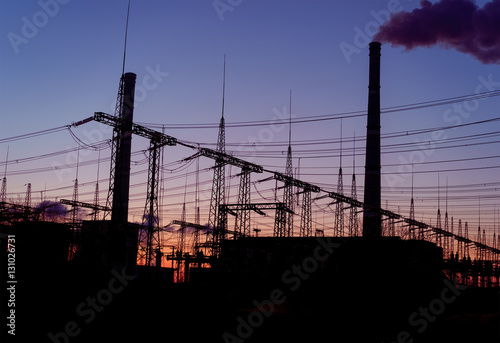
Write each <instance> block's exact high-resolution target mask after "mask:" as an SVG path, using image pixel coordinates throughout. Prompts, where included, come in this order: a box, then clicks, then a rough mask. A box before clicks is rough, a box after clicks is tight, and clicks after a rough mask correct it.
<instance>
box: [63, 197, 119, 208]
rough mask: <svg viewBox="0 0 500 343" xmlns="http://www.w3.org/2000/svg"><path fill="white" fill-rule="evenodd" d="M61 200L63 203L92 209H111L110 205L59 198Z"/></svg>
mask: <svg viewBox="0 0 500 343" xmlns="http://www.w3.org/2000/svg"><path fill="white" fill-rule="evenodd" d="M59 202H60V203H61V204H64V205H71V206H76V207H84V208H90V209H92V210H99V211H111V210H110V209H109V208H108V207H105V206H101V205H94V204H89V203H86V202H81V201H74V200H68V199H61V200H59Z"/></svg>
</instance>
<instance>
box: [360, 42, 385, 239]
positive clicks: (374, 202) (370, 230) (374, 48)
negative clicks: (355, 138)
mask: <svg viewBox="0 0 500 343" xmlns="http://www.w3.org/2000/svg"><path fill="white" fill-rule="evenodd" d="M380 46H381V44H380V43H379V42H371V43H370V81H369V85H368V119H367V126H366V162H365V195H364V197H365V198H364V203H365V208H364V211H363V236H364V237H379V236H381V234H382V223H381V216H380V212H379V211H378V209H380V205H381V203H380Z"/></svg>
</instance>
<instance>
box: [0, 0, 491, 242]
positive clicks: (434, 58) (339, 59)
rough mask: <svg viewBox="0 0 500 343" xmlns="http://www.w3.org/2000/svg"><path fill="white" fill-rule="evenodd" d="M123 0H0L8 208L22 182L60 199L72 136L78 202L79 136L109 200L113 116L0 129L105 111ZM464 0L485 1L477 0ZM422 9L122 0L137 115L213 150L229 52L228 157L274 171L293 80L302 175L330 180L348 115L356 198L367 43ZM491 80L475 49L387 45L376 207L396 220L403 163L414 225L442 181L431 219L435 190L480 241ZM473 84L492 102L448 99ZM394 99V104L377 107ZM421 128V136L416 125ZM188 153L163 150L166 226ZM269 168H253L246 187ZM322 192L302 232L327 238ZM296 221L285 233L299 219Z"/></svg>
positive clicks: (141, 184)
mask: <svg viewBox="0 0 500 343" xmlns="http://www.w3.org/2000/svg"><path fill="white" fill-rule="evenodd" d="M448 1H449V0H448ZM127 3H128V1H127V0H106V1H103V0H71V1H70V0H64V1H63V0H59V1H57V0H41V1H24V0H23V1H6V0H1V1H0V35H1V37H2V38H1V39H0V118H1V125H0V171H1V177H3V173H4V168H5V159H6V154H7V149H9V163H8V167H7V193H8V194H7V197H8V199H9V201H20V202H22V201H23V200H24V196H25V192H26V184H27V183H28V182H30V183H31V184H32V190H33V195H32V203H33V204H34V205H35V204H36V203H38V202H40V196H41V191H44V190H45V189H46V192H45V193H44V198H45V199H47V200H56V199H61V198H66V199H71V197H72V192H73V181H74V179H75V177H76V168H75V165H74V162H75V161H76V155H77V153H76V151H75V149H76V148H77V147H78V146H79V144H80V145H81V150H80V166H79V171H78V173H79V174H78V181H79V184H80V188H79V200H80V201H84V202H89V203H91V202H92V201H93V194H94V187H95V183H96V180H97V167H98V163H97V160H98V157H99V153H98V152H97V151H96V149H91V148H89V147H88V145H90V146H96V144H98V143H102V144H101V145H100V146H101V147H103V149H102V151H101V153H100V158H101V162H100V163H99V180H100V181H99V187H100V189H101V193H100V202H101V205H104V203H105V199H106V195H107V187H108V177H109V154H110V149H109V144H108V145H106V144H105V143H106V140H109V139H110V138H111V129H110V128H109V127H106V126H104V125H102V124H98V123H95V122H90V123H87V124H85V125H82V126H79V127H77V128H72V129H71V130H72V132H73V134H74V136H75V137H77V138H74V137H72V135H71V133H70V132H69V130H67V129H61V130H59V131H57V132H54V133H49V134H46V135H40V136H37V137H30V138H27V139H18V140H12V141H6V140H5V139H6V138H8V137H13V136H18V135H24V134H29V133H32V132H36V131H40V130H45V129H52V128H58V127H62V126H64V125H69V124H71V123H72V122H76V121H79V120H82V119H84V118H87V117H90V116H92V115H93V113H94V112H106V113H110V114H113V113H114V103H115V101H116V95H117V92H118V83H119V79H120V75H121V72H122V59H123V49H124V35H125V21H126V15H127ZM431 3H436V1H431ZM475 3H476V6H477V7H478V8H482V7H483V6H485V4H487V3H488V1H476V2H475ZM420 6H421V5H420V3H419V2H418V1H415V0H413V1H412V0H399V1H398V0H381V1H378V0H376V1H375V0H371V1H362V0H357V1H347V0H345V1H326V0H324V1H320V0H317V1H316V0H313V1H311V0H241V1H237V0H232V1H229V0H220V1H207V0H200V1H196V0H171V1H160V0H156V1H154V0H141V1H138V0H132V2H131V12H130V21H129V31H128V42H127V55H126V64H125V72H134V73H136V74H137V84H136V104H135V112H134V121H135V122H137V123H139V124H142V125H146V126H150V127H152V128H154V129H156V130H159V131H161V130H162V128H163V129H164V130H165V133H167V134H168V135H171V136H174V137H176V138H178V139H179V140H182V141H188V142H190V143H191V144H197V143H199V144H200V146H206V147H211V148H214V147H215V145H214V144H215V143H216V139H217V130H218V128H217V126H218V122H219V120H220V117H221V103H222V78H223V77H222V75H223V59H224V54H226V59H227V63H226V93H225V118H226V124H227V126H226V143H227V144H226V151H227V152H230V153H232V154H233V155H234V156H236V157H240V158H242V159H245V160H248V161H252V162H254V163H258V164H261V165H263V166H264V167H265V168H266V169H268V170H276V171H282V172H283V171H284V169H285V158H286V149H287V145H288V125H285V124H286V122H287V121H288V114H289V112H290V107H289V102H290V99H289V94H290V90H292V108H291V112H292V121H294V123H293V125H292V151H293V157H294V158H293V166H294V168H295V172H296V174H297V177H299V178H301V179H303V180H305V181H308V182H311V183H314V184H317V185H318V186H320V187H321V188H322V189H324V190H327V191H332V190H335V191H336V190H337V178H338V170H339V160H340V157H339V152H340V133H341V120H340V118H343V119H342V136H343V139H342V142H343V143H342V147H343V149H342V155H343V160H342V167H343V174H344V178H343V184H344V192H345V193H346V194H348V195H350V192H351V179H352V172H353V169H352V164H353V137H354V136H355V137H356V142H355V147H356V150H355V152H356V159H355V165H356V169H355V171H356V178H357V190H358V198H360V199H362V192H363V172H364V168H363V167H364V148H365V141H364V137H365V134H366V128H365V127H366V115H365V114H366V108H367V98H368V96H367V94H368V92H367V86H368V43H369V42H370V41H371V40H372V38H373V36H374V34H375V33H376V32H377V30H378V28H379V26H380V25H381V23H383V22H385V21H387V19H388V18H389V14H390V13H395V12H400V11H405V12H411V11H412V10H414V9H416V8H420ZM499 30H500V29H499ZM499 89H500V73H499V67H498V64H494V63H490V64H484V63H483V62H481V61H480V60H478V59H477V58H475V57H474V56H472V55H471V54H466V53H462V52H460V51H457V50H456V49H454V48H448V49H447V48H444V47H442V46H432V47H415V49H413V50H409V51H406V50H405V48H404V47H401V46H391V44H383V45H382V57H381V107H382V119H381V126H382V128H381V131H382V137H383V139H382V146H383V148H382V152H383V153H384V154H383V155H382V173H383V175H382V185H383V189H382V203H383V205H384V207H385V203H386V200H387V201H388V207H389V209H390V210H392V211H395V212H397V211H398V207H399V208H400V211H401V214H403V215H406V216H407V215H408V213H409V204H410V198H411V184H412V174H411V169H412V167H411V164H412V162H413V165H414V166H413V170H414V174H413V183H414V197H415V213H416V217H417V219H418V220H423V221H425V222H427V223H431V222H432V224H435V221H436V212H437V208H438V187H437V186H438V182H439V184H440V186H441V187H440V189H441V191H440V200H441V211H442V213H443V216H444V212H445V193H446V184H448V212H449V214H450V217H451V216H453V217H454V219H455V232H456V229H457V227H456V222H458V219H462V220H463V221H468V223H469V233H470V234H471V235H472V234H473V235H474V236H472V237H471V238H473V239H475V235H476V233H477V228H478V225H479V218H480V221H481V222H480V225H481V228H484V229H486V230H487V231H486V232H487V234H488V237H489V236H490V235H492V233H493V230H494V224H495V222H496V223H497V226H498V222H499V219H498V215H495V212H498V211H500V201H499V200H500V196H499V194H500V192H499V190H500V177H499V175H500V174H499V169H500V163H499V161H500V159H499V155H500V153H499V151H500V150H499V148H500V139H499V136H500V121H498V120H497V121H494V120H493V119H495V118H496V119H499V118H500V113H499V108H500V106H499V105H500V100H499V99H500V98H499V97H498V95H499V94H498V90H499ZM493 91H497V93H494V94H492V93H491V92H493ZM485 92H490V93H489V94H486V95H488V97H485V98H482V99H480V100H473V99H472V98H460V97H462V96H473V95H475V94H479V93H485ZM481 95H484V94H481ZM492 95H495V96H492ZM450 98H454V99H452V100H453V101H450V102H448V103H445V104H441V105H439V106H432V107H421V106H417V107H420V108H415V109H408V107H409V106H408V105H412V104H421V103H424V102H429V101H435V100H446V99H450ZM471 99H472V100H471ZM464 100H468V101H464ZM395 106H403V107H402V108H401V110H398V111H390V110H389V108H391V107H395ZM411 107H413V106H411ZM384 109H386V110H384ZM295 121H298V122H295ZM482 121H487V122H485V123H480V122H482ZM242 122H250V123H246V124H242ZM270 122H273V123H274V125H269V123H270ZM247 124H252V125H247ZM464 124H467V125H465V126H464ZM453 126H455V127H453ZM439 128H444V129H443V130H437V129H439ZM417 130H423V131H424V133H420V134H414V133H415V132H416V131H417ZM432 130H433V131H432ZM82 142H84V144H83V143H82ZM418 142H420V144H416V143H418ZM319 143H321V144H319ZM132 144H133V147H132V152H133V155H132V160H133V164H132V173H133V174H132V175H133V176H132V179H131V185H132V187H131V192H130V193H131V198H130V201H131V202H130V218H129V219H130V221H141V216H142V213H143V208H144V202H145V193H146V181H147V169H148V164H147V159H146V156H147V153H145V151H144V150H145V149H146V148H147V146H148V142H147V141H146V140H145V139H144V138H141V137H133V140H132ZM66 150H68V151H66ZM194 153H195V151H193V150H190V149H188V148H185V147H182V146H176V147H166V148H165V156H164V162H163V163H164V172H163V177H164V180H165V181H164V191H163V192H164V197H163V199H162V201H161V206H162V207H161V212H160V213H161V222H162V225H167V224H168V223H169V222H171V221H172V220H174V219H180V214H181V208H182V203H183V201H184V200H183V198H184V196H185V198H186V204H187V212H188V213H187V220H189V221H193V220H194V209H193V206H194V199H195V193H194V192H195V172H196V161H195V160H192V161H183V159H185V158H187V157H189V156H191V155H193V154H194ZM45 154H47V156H46V157H44V158H40V159H31V160H30V159H29V158H30V157H36V156H40V155H45ZM199 165H200V182H201V183H200V195H199V196H200V204H201V215H202V223H205V222H206V221H207V218H206V217H207V216H208V204H209V199H210V189H211V178H212V170H210V169H208V168H210V167H211V166H213V161H211V160H207V159H200V161H199ZM299 165H300V169H299V168H298V167H299ZM186 172H187V174H186ZM238 173H239V170H238V169H237V168H235V167H233V168H228V169H227V175H231V176H232V177H230V178H228V180H227V182H228V183H229V184H230V187H229V188H228V189H229V194H228V197H229V202H233V203H234V202H236V201H237V191H238V182H239V177H238V176H236V175H237V174H238ZM186 175H187V177H186ZM268 176H270V174H268V173H267V174H266V173H265V174H263V175H257V174H254V175H252V181H258V180H261V179H264V178H266V177H268ZM438 179H439V181H438ZM274 187H275V183H274V181H266V182H261V183H257V182H256V183H254V184H253V185H252V201H254V202H266V201H274V197H275V193H274V190H273V189H274ZM281 192H282V191H281V190H279V191H278V194H277V195H278V199H279V200H280V199H281ZM328 203H329V202H328V199H321V200H316V201H314V203H313V211H314V215H313V220H314V222H315V223H314V224H313V228H318V229H323V226H325V234H326V235H331V234H333V229H332V227H333V213H334V206H331V207H330V208H329V206H328ZM479 204H481V207H479ZM297 211H298V213H300V210H297ZM268 215H269V216H268V217H267V218H266V217H260V216H258V215H254V214H252V220H253V224H252V228H253V227H261V228H262V229H263V234H272V218H274V213H268ZM233 220H234V219H232V218H231V219H230V223H231V225H233V223H234V222H233ZM443 222H444V218H443ZM294 223H295V232H296V233H298V230H299V224H300V218H299V216H296V219H295V222H294ZM488 239H489V238H488Z"/></svg>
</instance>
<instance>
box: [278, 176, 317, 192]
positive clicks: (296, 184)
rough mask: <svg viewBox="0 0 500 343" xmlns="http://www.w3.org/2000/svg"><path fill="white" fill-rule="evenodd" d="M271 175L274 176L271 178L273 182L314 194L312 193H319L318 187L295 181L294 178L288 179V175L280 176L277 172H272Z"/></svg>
mask: <svg viewBox="0 0 500 343" xmlns="http://www.w3.org/2000/svg"><path fill="white" fill-rule="evenodd" d="M273 175H274V176H273V177H274V179H275V180H278V181H281V182H285V183H289V184H291V185H293V186H294V187H298V188H302V189H305V190H310V191H311V192H314V193H319V192H320V191H321V189H320V188H319V187H318V186H316V185H313V184H310V183H307V182H304V181H301V180H299V179H296V178H294V177H290V176H288V175H285V174H282V173H279V172H273Z"/></svg>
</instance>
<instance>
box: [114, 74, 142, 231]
mask: <svg viewBox="0 0 500 343" xmlns="http://www.w3.org/2000/svg"><path fill="white" fill-rule="evenodd" d="M136 77H137V76H136V75H135V74H134V73H126V74H125V75H124V76H123V94H122V104H121V105H122V106H121V109H122V110H121V113H120V119H121V120H122V121H123V125H122V127H121V130H120V136H119V137H118V142H116V144H117V149H116V163H115V180H114V193H113V208H112V211H111V220H112V221H116V222H122V223H123V222H127V221H128V197H129V188H130V153H131V148H132V132H131V130H132V122H133V118H134V94H135V79H136Z"/></svg>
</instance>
